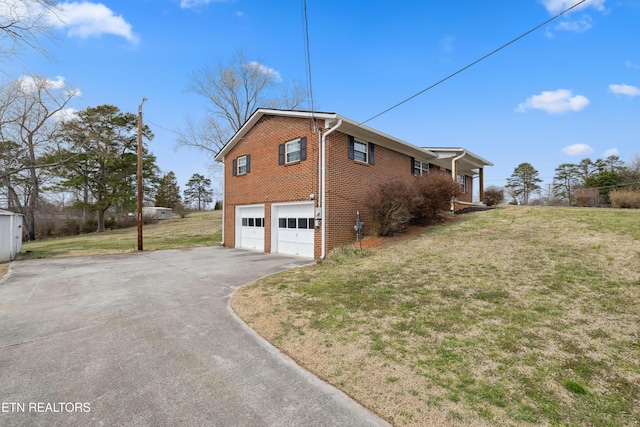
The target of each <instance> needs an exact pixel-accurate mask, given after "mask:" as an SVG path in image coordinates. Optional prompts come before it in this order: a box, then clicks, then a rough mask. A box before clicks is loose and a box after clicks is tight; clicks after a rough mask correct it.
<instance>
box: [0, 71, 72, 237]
mask: <svg viewBox="0 0 640 427" xmlns="http://www.w3.org/2000/svg"><path fill="white" fill-rule="evenodd" d="M76 94H77V91H76V90H74V89H72V88H70V87H69V86H68V85H66V84H65V83H64V81H63V80H58V81H52V80H50V79H47V78H45V77H41V76H34V77H25V76H23V77H20V78H18V79H16V80H14V81H12V82H10V83H9V84H8V85H6V86H4V87H2V88H1V89H0V124H1V126H0V144H2V146H9V145H11V146H12V147H13V148H14V152H15V153H17V154H18V157H16V158H12V160H13V161H14V162H15V161H18V163H14V164H13V167H14V169H9V170H5V171H0V175H2V176H5V177H7V176H8V177H9V178H6V180H5V181H6V182H9V180H10V179H11V176H12V175H13V176H16V174H18V173H19V172H24V173H25V174H26V176H27V177H28V180H27V183H28V186H25V189H24V190H23V197H25V196H26V199H25V202H24V206H22V210H23V213H24V214H25V219H26V229H27V237H28V239H29V240H34V239H35V217H36V212H37V210H38V200H39V197H40V191H39V190H40V185H41V180H42V177H41V172H42V169H44V166H45V165H42V164H41V163H40V156H41V155H42V154H43V153H44V150H45V149H46V148H47V147H50V146H51V145H52V144H54V142H53V141H54V133H55V130H56V129H57V127H58V125H59V124H60V121H59V120H56V116H58V115H59V114H61V113H62V112H63V110H64V109H65V108H66V107H67V104H68V103H69V102H70V101H71V99H73V98H74V97H75V96H76ZM9 143H10V144H9ZM27 189H28V191H27ZM13 190H14V191H15V188H14V189H13Z"/></svg>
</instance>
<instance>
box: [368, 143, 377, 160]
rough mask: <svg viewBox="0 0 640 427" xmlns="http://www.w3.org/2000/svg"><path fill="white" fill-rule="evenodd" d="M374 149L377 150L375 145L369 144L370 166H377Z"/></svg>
mask: <svg viewBox="0 0 640 427" xmlns="http://www.w3.org/2000/svg"><path fill="white" fill-rule="evenodd" d="M374 148H376V146H375V145H373V144H372V143H369V164H370V165H375V164H376V158H375V156H374V150H373V149H374Z"/></svg>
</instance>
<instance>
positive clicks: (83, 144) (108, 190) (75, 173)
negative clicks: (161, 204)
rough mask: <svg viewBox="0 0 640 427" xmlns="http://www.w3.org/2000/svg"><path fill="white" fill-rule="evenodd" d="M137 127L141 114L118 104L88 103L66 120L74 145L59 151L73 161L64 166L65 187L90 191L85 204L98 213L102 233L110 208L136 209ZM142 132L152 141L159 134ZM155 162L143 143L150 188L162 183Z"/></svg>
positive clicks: (66, 135) (65, 134)
mask: <svg viewBox="0 0 640 427" xmlns="http://www.w3.org/2000/svg"><path fill="white" fill-rule="evenodd" d="M137 127H138V117H137V115H135V114H133V113H123V112H121V111H120V109H118V107H115V106H113V105H100V106H98V107H88V108H87V109H86V110H84V111H80V112H78V117H77V118H76V119H74V120H70V121H68V122H65V123H64V126H63V129H62V132H61V139H63V140H64V141H66V142H67V143H68V144H69V148H68V149H67V150H64V152H59V153H58V155H60V156H63V157H66V158H67V159H70V161H67V162H65V163H64V164H63V165H62V166H60V167H59V168H58V173H59V176H60V178H61V186H62V187H66V188H68V189H70V190H76V191H79V192H81V193H82V194H84V195H85V196H84V198H83V200H81V201H80V204H81V205H84V206H86V207H87V208H89V209H90V210H93V211H96V212H97V213H98V226H97V229H96V231H97V232H102V231H105V212H106V211H107V210H108V209H109V208H111V207H114V206H117V207H119V208H121V209H123V210H134V209H135V206H136V190H137V182H136V175H137V165H138V155H137ZM142 133H143V136H145V137H146V138H147V139H149V140H150V139H152V138H153V133H152V132H151V130H150V129H149V128H148V127H147V126H146V125H145V126H144V129H143V130H142ZM155 162H156V158H155V156H154V155H153V154H150V153H149V152H148V151H147V150H146V148H144V147H143V176H144V178H145V186H151V185H153V184H154V183H155V182H156V181H157V173H158V167H157V165H156V163H155ZM143 190H144V189H143Z"/></svg>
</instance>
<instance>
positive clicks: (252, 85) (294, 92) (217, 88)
mask: <svg viewBox="0 0 640 427" xmlns="http://www.w3.org/2000/svg"><path fill="white" fill-rule="evenodd" d="M189 90H191V91H192V92H195V93H197V94H199V95H202V96H203V97H205V98H206V99H207V101H208V103H209V108H208V109H207V112H206V117H205V118H204V120H203V121H202V122H197V121H195V120H193V119H188V120H187V123H186V129H185V130H184V131H183V132H182V136H181V137H179V138H178V144H179V145H183V146H190V147H195V148H198V149H200V150H203V151H204V152H206V153H207V155H209V156H211V158H213V156H215V155H216V154H217V153H218V152H219V151H220V149H221V148H222V147H223V146H224V144H225V143H226V142H227V141H228V140H229V139H230V138H231V136H232V135H233V134H234V133H235V132H237V131H238V129H240V127H241V126H242V125H243V124H244V123H245V122H246V121H247V120H248V119H249V117H250V116H251V114H252V113H253V112H254V111H255V110H256V109H257V108H283V109H290V110H292V109H295V108H298V107H300V106H301V105H303V103H304V102H305V101H306V95H305V93H304V90H303V89H302V87H301V86H300V85H299V84H297V83H295V82H294V83H293V84H291V85H287V84H284V83H283V82H282V80H281V78H280V75H279V73H278V72H277V71H275V70H273V69H271V68H269V67H266V66H265V65H264V64H261V63H260V62H256V61H250V60H248V58H247V56H246V55H245V53H244V52H243V51H242V50H238V51H236V52H235V53H234V54H233V55H232V56H231V58H230V59H229V61H227V62H221V61H219V62H218V64H217V65H216V66H214V67H204V68H203V69H201V70H199V71H196V72H194V73H193V80H192V84H191V85H190V87H189Z"/></svg>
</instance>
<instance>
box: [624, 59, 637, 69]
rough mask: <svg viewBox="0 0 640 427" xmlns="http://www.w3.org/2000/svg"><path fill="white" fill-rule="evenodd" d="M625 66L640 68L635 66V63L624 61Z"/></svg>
mask: <svg viewBox="0 0 640 427" xmlns="http://www.w3.org/2000/svg"><path fill="white" fill-rule="evenodd" d="M624 65H625V66H626V67H627V68H640V64H634V63H633V62H631V61H624Z"/></svg>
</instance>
